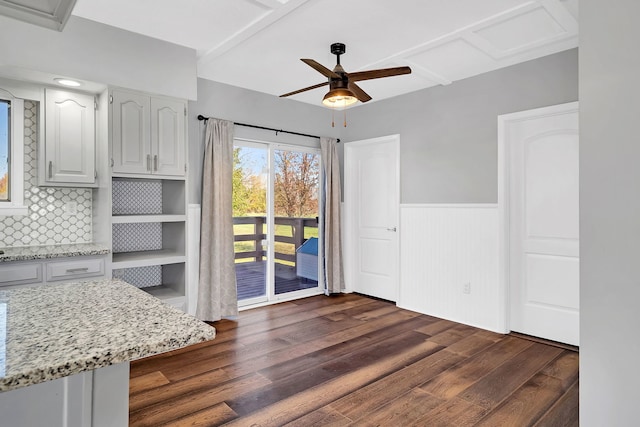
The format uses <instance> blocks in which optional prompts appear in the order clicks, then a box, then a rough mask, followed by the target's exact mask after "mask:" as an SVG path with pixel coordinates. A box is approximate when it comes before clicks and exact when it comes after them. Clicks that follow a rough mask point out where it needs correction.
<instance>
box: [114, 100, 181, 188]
mask: <svg viewBox="0 0 640 427" xmlns="http://www.w3.org/2000/svg"><path fill="white" fill-rule="evenodd" d="M111 109H112V110H111V113H112V114H111V126H112V136H111V147H112V148H111V149H112V159H113V173H114V174H116V175H118V174H124V175H149V174H153V175H161V176H184V175H185V134H186V128H185V111H186V104H185V102H184V101H180V100H174V99H167V98H160V97H151V96H148V95H144V94H139V93H135V92H128V91H122V90H114V91H113V92H112V100H111Z"/></svg>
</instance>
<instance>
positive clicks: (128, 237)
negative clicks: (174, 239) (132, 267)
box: [111, 222, 162, 253]
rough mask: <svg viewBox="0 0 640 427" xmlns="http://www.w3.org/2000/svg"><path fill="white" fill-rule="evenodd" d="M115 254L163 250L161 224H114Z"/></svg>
mask: <svg viewBox="0 0 640 427" xmlns="http://www.w3.org/2000/svg"><path fill="white" fill-rule="evenodd" d="M111 227H112V232H113V253H119V252H138V251H158V250H160V249H162V224H161V223H159V222H143V223H125V224H113V225H112V226H111Z"/></svg>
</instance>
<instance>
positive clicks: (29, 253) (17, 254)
mask: <svg viewBox="0 0 640 427" xmlns="http://www.w3.org/2000/svg"><path fill="white" fill-rule="evenodd" d="M0 250H2V251H3V252H4V254H0V262H10V261H28V260H34V259H46V258H59V257H70V256H82V255H105V254H108V253H109V252H111V250H110V249H109V248H108V247H107V246H104V245H98V244H95V243H76V244H69V245H47V246H25V247H19V248H0Z"/></svg>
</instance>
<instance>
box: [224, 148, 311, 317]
mask: <svg viewBox="0 0 640 427" xmlns="http://www.w3.org/2000/svg"><path fill="white" fill-rule="evenodd" d="M321 168H322V165H321V160H320V153H319V150H316V149H308V148H302V147H296V146H283V145H275V144H268V143H260V142H255V141H246V140H236V141H235V150H234V175H233V208H234V234H235V250H236V277H237V283H238V303H239V305H241V306H245V305H253V304H258V303H262V302H268V301H276V300H281V299H290V298H295V297H298V296H300V297H302V296H307V295H311V294H315V293H319V292H321V291H322V289H321V283H323V280H322V277H323V274H322V273H323V272H322V268H321V262H320V257H319V256H318V254H319V253H321V248H322V241H321V239H320V238H319V236H321V233H320V232H319V229H320V224H321V223H322V221H321V218H320V209H319V207H320V200H319V198H320V195H321V194H322V191H321V182H322V179H321V174H322V172H321V171H322V169H321Z"/></svg>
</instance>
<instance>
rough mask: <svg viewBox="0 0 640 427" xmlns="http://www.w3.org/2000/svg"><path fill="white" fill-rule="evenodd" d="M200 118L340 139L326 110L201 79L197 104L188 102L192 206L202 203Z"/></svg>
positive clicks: (269, 135)
mask: <svg viewBox="0 0 640 427" xmlns="http://www.w3.org/2000/svg"><path fill="white" fill-rule="evenodd" d="M318 96H320V95H318ZM318 99H321V98H318ZM199 114H202V115H203V116H206V117H216V118H219V119H225V120H232V121H234V122H238V123H247V124H252V125H258V126H265V127H272V128H276V129H284V130H289V131H294V132H300V133H305V134H310V135H318V136H330V137H337V136H338V134H337V132H338V128H332V127H331V114H330V113H329V112H327V110H326V108H324V107H321V106H319V105H318V106H315V105H311V104H305V103H302V102H297V101H292V100H289V99H282V98H277V97H275V96H273V95H267V94H264V93H260V92H255V91H251V90H247V89H242V88H238V87H235V86H229V85H225V84H222V83H218V82H213V81H211V80H205V79H198V101H193V102H189V119H188V122H189V180H190V182H189V194H188V196H189V203H200V200H201V191H202V190H201V189H202V152H203V150H204V131H205V124H204V122H200V121H198V120H197V119H196V117H197V116H198V115H199ZM235 134H236V136H242V137H246V138H253V139H257V140H262V141H270V142H287V143H292V144H300V145H313V146H319V143H318V139H316V138H305V137H298V136H291V135H286V134H278V135H275V132H270V131H258V130H252V129H248V128H243V127H240V126H236V128H235Z"/></svg>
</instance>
